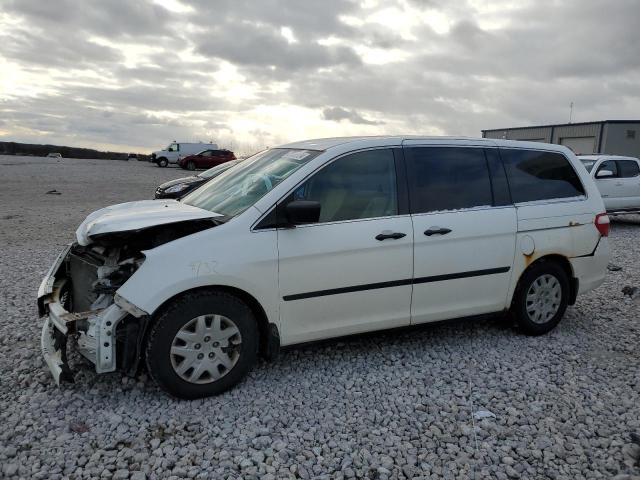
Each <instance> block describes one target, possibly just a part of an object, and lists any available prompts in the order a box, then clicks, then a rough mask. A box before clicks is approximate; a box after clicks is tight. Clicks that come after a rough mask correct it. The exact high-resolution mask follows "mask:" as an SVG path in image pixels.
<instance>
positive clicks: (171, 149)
mask: <svg viewBox="0 0 640 480" xmlns="http://www.w3.org/2000/svg"><path fill="white" fill-rule="evenodd" d="M178 150H180V148H178V144H177V143H172V144H171V145H169V146H168V147H167V151H168V152H177V151H178Z"/></svg>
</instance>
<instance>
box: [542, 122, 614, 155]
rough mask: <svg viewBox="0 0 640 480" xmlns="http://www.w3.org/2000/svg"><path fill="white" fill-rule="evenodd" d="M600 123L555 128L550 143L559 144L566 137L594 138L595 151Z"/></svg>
mask: <svg viewBox="0 0 640 480" xmlns="http://www.w3.org/2000/svg"><path fill="white" fill-rule="evenodd" d="M601 125H602V124H600V123H588V124H585V125H565V126H562V127H555V128H554V130H553V138H552V139H551V143H560V140H561V139H562V138H566V137H571V138H575V137H594V138H595V139H596V151H597V149H598V137H599V136H600V126H601Z"/></svg>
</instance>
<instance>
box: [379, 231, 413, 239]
mask: <svg viewBox="0 0 640 480" xmlns="http://www.w3.org/2000/svg"><path fill="white" fill-rule="evenodd" d="M406 236H407V234H406V233H401V232H392V231H391V230H385V231H384V232H382V233H379V234H378V235H376V240H379V241H382V240H387V239H388V238H391V239H393V240H398V239H399V238H402V237H406Z"/></svg>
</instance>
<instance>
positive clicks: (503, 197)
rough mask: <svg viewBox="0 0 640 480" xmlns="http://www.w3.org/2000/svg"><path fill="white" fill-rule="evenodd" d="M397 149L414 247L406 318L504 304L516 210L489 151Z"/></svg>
mask: <svg viewBox="0 0 640 480" xmlns="http://www.w3.org/2000/svg"><path fill="white" fill-rule="evenodd" d="M404 152H405V158H406V161H407V176H408V178H409V187H410V204H411V211H412V214H413V215H412V216H413V225H414V244H415V247H414V248H415V250H414V280H413V281H414V286H413V300H412V305H411V319H412V323H424V322H431V321H435V320H446V319H449V318H457V317H464V316H469V315H476V314H482V313H491V312H496V311H499V310H502V309H504V308H505V306H506V305H505V304H506V298H507V292H508V290H509V282H510V278H511V267H512V264H513V258H514V249H515V235H516V228H517V215H516V210H515V208H514V207H513V205H511V201H510V199H509V193H508V187H507V183H506V177H505V172H504V169H503V167H502V164H501V163H500V159H499V157H498V153H497V151H496V149H484V148H480V147H472V146H469V147H446V146H437V147H436V146H406V147H405V148H404ZM490 172H491V175H490Z"/></svg>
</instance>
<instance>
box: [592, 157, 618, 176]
mask: <svg viewBox="0 0 640 480" xmlns="http://www.w3.org/2000/svg"><path fill="white" fill-rule="evenodd" d="M602 170H609V171H610V172H613V176H614V177H617V176H618V167H617V165H616V162H615V161H614V160H607V161H606V162H602V163H601V164H600V166H599V167H598V171H597V172H596V176H597V175H598V173H600V172H601V171H602ZM605 178H607V177H605ZM608 178H611V177H608Z"/></svg>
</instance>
